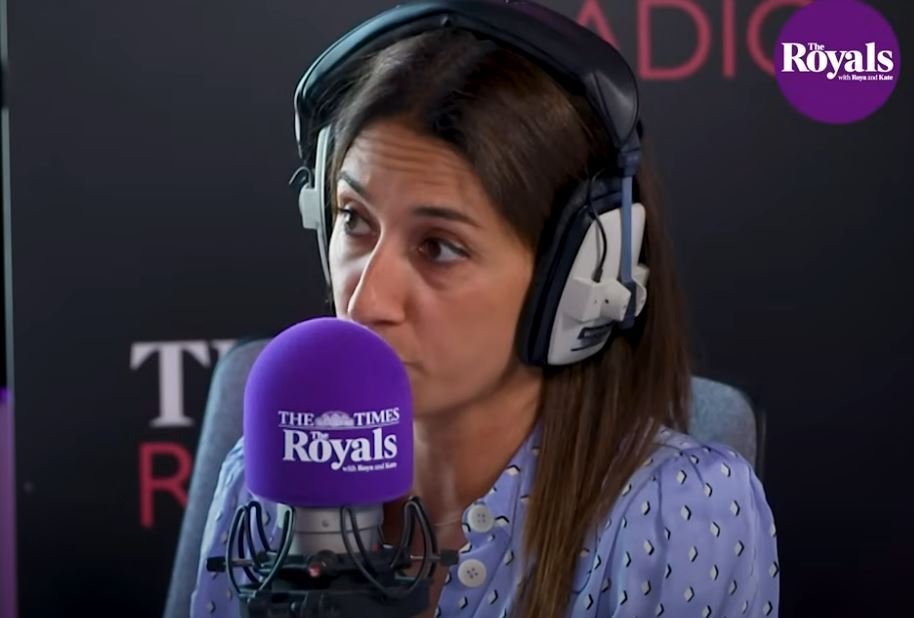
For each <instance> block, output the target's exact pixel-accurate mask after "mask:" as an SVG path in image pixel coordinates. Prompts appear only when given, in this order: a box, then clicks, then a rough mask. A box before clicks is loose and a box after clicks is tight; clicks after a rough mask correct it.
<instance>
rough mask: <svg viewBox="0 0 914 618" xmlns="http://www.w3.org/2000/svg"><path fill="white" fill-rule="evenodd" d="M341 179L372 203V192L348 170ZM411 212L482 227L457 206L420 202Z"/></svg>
mask: <svg viewBox="0 0 914 618" xmlns="http://www.w3.org/2000/svg"><path fill="white" fill-rule="evenodd" d="M340 180H342V181H345V182H346V184H348V185H349V186H350V187H352V190H353V191H355V192H356V193H358V194H359V197H361V198H362V199H364V200H365V201H367V202H369V203H371V202H372V199H371V194H370V193H369V192H368V189H366V188H365V187H364V186H363V185H362V183H360V182H359V181H358V180H356V179H355V178H353V177H352V176H351V175H350V174H349V173H348V172H345V171H343V172H340ZM410 212H411V214H412V215H413V216H416V217H421V218H428V219H444V220H446V221H454V222H456V223H465V224H467V225H470V226H473V227H477V228H478V227H482V226H481V225H479V223H477V222H476V221H475V220H474V219H473V218H471V217H469V216H468V215H466V214H464V213H462V212H460V211H459V210H457V209H455V208H450V207H446V206H433V205H427V204H419V205H417V206H414V207H413V208H412V209H411V211H410Z"/></svg>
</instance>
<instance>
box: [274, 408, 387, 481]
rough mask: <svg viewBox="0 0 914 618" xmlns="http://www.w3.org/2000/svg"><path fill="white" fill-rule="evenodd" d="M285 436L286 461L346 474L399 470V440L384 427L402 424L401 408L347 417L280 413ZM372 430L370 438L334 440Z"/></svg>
mask: <svg viewBox="0 0 914 618" xmlns="http://www.w3.org/2000/svg"><path fill="white" fill-rule="evenodd" d="M278 415H279V421H280V422H279V427H280V428H281V429H282V432H283V461H293V462H304V463H317V464H329V465H330V469H331V470H334V471H338V470H340V469H342V470H343V471H344V472H370V471H374V470H387V469H391V468H396V467H397V462H396V461H391V460H394V459H396V457H397V453H398V449H397V436H396V435H395V434H385V432H384V429H385V427H392V426H396V425H398V424H399V420H400V410H399V408H396V407H395V408H388V409H384V410H378V411H366V412H354V413H351V414H350V413H347V412H343V411H340V410H332V411H327V412H323V413H320V414H317V413H313V412H291V411H288V410H280V411H278ZM369 429H370V430H371V434H370V437H369V436H361V437H357V438H340V437H334V436H335V434H337V433H338V432H348V431H352V430H369Z"/></svg>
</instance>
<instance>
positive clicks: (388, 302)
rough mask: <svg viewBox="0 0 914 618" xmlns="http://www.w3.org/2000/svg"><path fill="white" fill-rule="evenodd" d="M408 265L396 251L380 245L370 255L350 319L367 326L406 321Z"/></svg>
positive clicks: (349, 310)
mask: <svg viewBox="0 0 914 618" xmlns="http://www.w3.org/2000/svg"><path fill="white" fill-rule="evenodd" d="M406 269H407V265H406V264H405V263H404V261H403V260H402V259H400V258H399V257H398V256H397V254H396V252H395V248H393V247H391V246H384V245H382V244H381V243H380V242H379V243H378V245H376V246H375V248H374V250H373V251H372V252H371V254H370V255H369V256H368V259H367V261H366V263H365V264H364V266H363V268H362V270H361V272H360V273H358V274H357V275H356V276H357V277H358V281H357V282H356V285H355V288H354V289H353V291H352V296H350V297H349V304H348V307H347V313H348V314H349V318H350V319H351V320H353V321H355V322H358V323H360V324H363V325H365V326H369V327H370V326H372V325H375V324H384V323H397V322H400V321H402V320H403V318H404V314H405V311H404V304H405V296H406V282H407V273H406Z"/></svg>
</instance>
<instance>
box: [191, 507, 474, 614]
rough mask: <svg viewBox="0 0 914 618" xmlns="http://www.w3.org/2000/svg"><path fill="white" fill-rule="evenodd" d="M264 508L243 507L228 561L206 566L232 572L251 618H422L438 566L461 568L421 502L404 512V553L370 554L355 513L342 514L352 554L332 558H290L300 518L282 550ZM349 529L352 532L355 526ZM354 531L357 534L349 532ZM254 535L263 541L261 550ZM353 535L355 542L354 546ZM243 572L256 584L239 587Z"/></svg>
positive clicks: (285, 529) (288, 519)
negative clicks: (273, 543)
mask: <svg viewBox="0 0 914 618" xmlns="http://www.w3.org/2000/svg"><path fill="white" fill-rule="evenodd" d="M261 513H262V507H261V505H260V503H259V502H257V501H251V502H249V503H248V504H246V505H244V506H242V507H239V508H238V510H237V511H236V512H235V517H234V519H233V521H232V528H231V533H230V536H229V541H228V545H227V547H226V552H225V555H224V556H214V557H211V558H208V559H207V561H206V569H207V570H208V571H210V572H224V573H226V574H227V575H228V577H229V581H230V582H231V584H232V587H233V588H234V590H235V594H236V595H237V598H238V601H239V603H240V605H241V615H242V616H243V618H350V617H351V618H356V617H358V618H363V617H365V616H371V617H372V618H375V617H377V618H402V617H405V616H415V615H418V614H420V613H421V612H423V611H425V610H426V609H427V608H428V605H429V586H430V584H431V581H432V576H433V575H434V573H435V569H436V567H437V565H438V564H441V565H442V566H446V567H447V566H451V565H453V564H456V563H457V552H456V551H454V550H447V549H446V550H441V551H439V549H438V542H437V539H436V538H435V535H434V533H433V531H432V527H431V525H430V524H429V521H428V515H427V514H426V512H425V508H424V507H423V506H422V502H421V501H420V500H419V498H418V496H412V497H410V498H409V499H408V500H407V501H406V503H405V504H404V505H403V516H404V517H403V522H404V526H403V533H402V535H401V538H400V543H399V544H398V545H397V546H393V545H389V544H386V543H384V539H383V538H382V539H381V542H380V543H379V544H378V545H376V546H375V547H372V548H366V547H365V545H364V542H363V540H362V537H361V533H360V531H359V528H358V526H357V525H356V517H355V513H354V512H353V510H352V509H351V508H350V507H346V506H343V507H340V511H339V514H340V530H341V531H342V532H341V533H342V538H343V543H344V546H345V548H346V553H334V552H332V551H329V550H322V551H318V552H316V553H314V554H309V555H290V554H289V550H290V548H291V546H292V538H293V534H294V533H293V531H294V529H295V510H294V509H288V510H287V511H286V512H285V515H284V517H283V522H282V536H281V538H280V543H279V549H278V550H273V549H272V548H271V547H270V544H269V542H268V540H267V535H266V532H265V530H264V527H263V518H262V517H261ZM347 524H348V525H347ZM347 527H349V528H350V530H349V531H348V532H347ZM416 527H418V528H419V530H420V532H421V534H422V547H423V552H422V555H421V556H416V557H415V558H417V559H421V564H420V567H419V572H418V573H417V574H416V575H415V576H407V575H405V570H406V569H408V568H409V567H411V566H412V564H413V559H414V556H412V555H411V553H410V547H411V546H412V540H413V533H414V531H415V528H416ZM252 528H253V529H254V530H255V531H256V533H257V536H258V539H259V541H260V547H259V548H258V547H257V546H256V545H255V543H254V538H253V534H252ZM350 534H351V535H352V536H353V537H354V540H355V547H353V546H352V541H351V540H350V538H349V537H350ZM237 569H241V570H242V571H243V572H244V574H245V575H246V576H247V579H248V581H249V582H250V583H244V584H239V582H238V579H237V577H236V570H237Z"/></svg>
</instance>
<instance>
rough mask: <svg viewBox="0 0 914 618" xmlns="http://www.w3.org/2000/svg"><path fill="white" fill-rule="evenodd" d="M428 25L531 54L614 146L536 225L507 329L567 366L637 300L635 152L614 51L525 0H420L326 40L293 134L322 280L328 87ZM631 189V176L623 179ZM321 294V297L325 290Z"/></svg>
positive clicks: (630, 98)
mask: <svg viewBox="0 0 914 618" xmlns="http://www.w3.org/2000/svg"><path fill="white" fill-rule="evenodd" d="M439 28H459V29H463V30H469V31H471V32H473V33H475V34H476V35H477V36H479V37H481V38H485V39H490V40H492V41H494V42H496V43H497V44H499V45H501V46H505V47H508V48H510V49H512V50H514V51H516V52H518V53H520V54H521V55H523V56H525V57H527V58H529V59H530V60H532V61H533V62H535V63H536V64H537V65H538V66H540V67H541V68H542V69H544V70H546V71H547V72H548V73H549V74H550V75H552V77H553V78H555V79H556V80H557V81H558V82H559V83H561V84H563V85H564V86H566V87H567V88H569V89H572V90H574V91H580V92H582V94H583V95H584V96H585V97H586V99H587V101H588V102H589V104H590V106H591V107H592V108H593V110H594V112H595V113H596V115H597V117H598V118H599V119H600V121H601V123H602V124H603V126H604V128H605V130H606V132H607V134H608V135H609V137H610V139H611V141H612V145H613V146H614V148H615V152H616V154H617V157H616V160H615V161H606V162H605V165H606V167H604V169H602V170H599V171H598V172H597V173H595V174H593V175H591V176H590V177H589V178H587V179H585V180H584V181H582V182H580V183H579V184H578V186H577V187H576V188H575V189H574V190H573V191H572V193H571V197H570V198H569V200H568V202H567V203H566V204H564V205H562V206H561V207H560V208H558V209H556V211H555V214H554V216H553V217H551V218H550V223H549V224H548V225H547V227H546V230H544V232H543V234H542V237H541V241H540V244H539V247H538V248H537V257H536V263H535V268H534V274H533V280H532V282H531V286H530V290H529V292H528V296H527V299H526V301H525V305H524V308H523V310H522V313H521V318H520V321H519V323H518V331H517V338H516V341H517V352H518V355H519V357H520V359H521V361H522V362H524V363H527V364H530V365H537V366H541V367H548V366H559V365H568V364H571V363H574V362H577V361H580V360H582V359H584V358H587V357H589V356H592V355H594V354H596V353H597V352H599V351H600V350H601V349H602V348H603V346H604V345H605V344H606V342H607V341H608V340H609V337H610V335H611V334H612V332H613V329H614V328H618V329H620V330H624V329H628V328H631V327H632V326H633V325H634V323H635V318H636V317H637V316H638V315H639V314H640V313H641V311H642V309H643V308H644V304H645V302H646V300H647V288H646V286H647V278H648V275H649V269H648V267H647V266H646V265H645V264H643V263H640V262H639V256H640V255H641V244H642V239H643V236H644V227H645V210H644V206H643V205H642V204H640V203H635V204H633V203H632V200H633V195H632V192H633V177H634V175H635V172H636V171H637V169H638V166H639V164H640V160H641V141H640V131H641V123H640V121H639V117H638V116H639V98H638V87H637V83H636V82H635V77H634V74H633V72H632V70H631V68H630V67H629V65H628V64H627V63H626V61H625V60H624V59H623V58H622V56H621V55H620V54H619V52H618V51H617V50H616V49H615V48H613V47H612V46H611V45H609V44H607V43H606V42H604V41H603V40H602V39H601V38H600V37H598V36H597V35H596V34H594V33H592V32H591V31H590V30H588V29H586V28H584V27H582V26H579V25H578V24H577V23H575V22H574V21H572V20H570V19H568V18H566V17H564V16H563V15H560V14H559V13H556V12H554V11H551V10H549V9H547V8H545V7H542V6H539V5H537V4H534V3H532V2H526V1H524V0H459V1H458V0H420V1H414V2H407V3H404V4H402V5H399V6H397V7H395V8H393V9H390V10H388V11H385V12H383V13H381V14H379V15H377V16H375V17H373V18H372V19H369V20H368V21H366V22H364V23H363V24H361V25H359V26H357V27H356V28H355V29H353V30H351V31H350V32H349V33H347V34H345V35H344V36H343V37H342V38H340V39H339V40H337V41H336V42H335V43H333V44H332V45H331V46H330V47H329V48H327V50H325V51H324V53H323V54H321V56H320V57H319V58H318V59H317V60H316V61H315V62H314V63H313V64H312V65H311V67H310V68H309V69H308V71H307V72H306V73H305V75H304V77H302V79H301V81H300V82H299V84H298V87H297V88H296V90H295V99H294V102H295V135H296V140H297V141H298V152H299V156H300V157H301V160H302V164H303V166H302V167H301V168H300V169H299V170H298V171H297V172H296V174H295V176H293V179H292V182H295V181H296V180H297V179H299V178H303V182H302V187H301V190H300V192H299V209H300V211H301V217H302V223H303V225H304V227H305V228H307V229H312V230H315V231H316V232H317V236H318V247H319V250H320V256H321V265H322V267H323V272H324V278H325V280H326V282H327V285H328V289H329V286H330V268H329V263H328V259H327V249H328V245H329V241H330V233H331V231H332V230H331V226H330V224H329V222H330V219H331V217H330V204H331V201H330V198H329V194H328V191H327V190H328V187H327V180H328V179H327V178H326V175H327V172H328V167H329V154H330V146H331V142H332V127H331V125H330V122H331V119H330V116H331V113H332V108H333V105H331V104H328V101H330V100H332V97H337V96H339V95H341V94H342V90H341V88H340V83H339V82H340V80H339V79H338V78H339V76H341V75H345V74H347V73H348V71H349V69H351V68H352V66H353V65H356V64H358V63H360V62H362V61H363V59H364V57H365V55H366V54H370V53H373V52H375V51H378V50H380V49H383V48H384V47H386V46H388V45H390V44H392V43H394V42H395V41H398V40H401V39H403V38H407V37H410V36H413V35H417V34H420V33H422V32H426V31H429V30H435V29H439ZM634 190H636V191H637V185H635V186H634ZM330 298H331V302H332V295H331V296H330Z"/></svg>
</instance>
